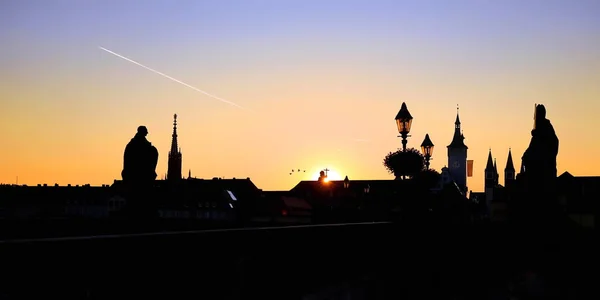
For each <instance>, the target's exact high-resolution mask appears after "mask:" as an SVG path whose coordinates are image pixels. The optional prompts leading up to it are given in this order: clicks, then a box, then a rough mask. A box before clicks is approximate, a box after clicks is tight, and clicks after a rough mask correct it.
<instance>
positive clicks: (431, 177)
mask: <svg viewBox="0 0 600 300" xmlns="http://www.w3.org/2000/svg"><path fill="white" fill-rule="evenodd" d="M441 177H442V174H440V173H439V172H438V171H436V170H434V169H424V170H422V171H421V172H419V173H417V174H416V175H415V176H414V177H413V179H414V180H415V181H416V182H417V185H418V186H420V187H422V188H425V189H431V188H434V187H435V186H436V185H437V184H438V182H439V181H440V179H441Z"/></svg>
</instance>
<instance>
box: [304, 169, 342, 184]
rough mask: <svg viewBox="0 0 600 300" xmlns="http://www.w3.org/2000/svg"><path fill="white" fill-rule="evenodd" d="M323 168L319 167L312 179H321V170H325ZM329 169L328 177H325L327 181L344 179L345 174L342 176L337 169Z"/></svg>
mask: <svg viewBox="0 0 600 300" xmlns="http://www.w3.org/2000/svg"><path fill="white" fill-rule="evenodd" d="M324 169H325V168H323V169H319V171H317V172H316V173H314V174H313V177H312V178H311V180H317V179H319V176H320V175H321V174H320V173H321V171H322V170H324ZM328 170H329V171H327V178H325V182H327V181H330V180H343V179H344V176H342V175H341V174H340V173H338V172H337V171H335V170H331V169H329V168H328Z"/></svg>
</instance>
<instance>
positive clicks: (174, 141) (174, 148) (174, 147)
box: [171, 114, 179, 153]
mask: <svg viewBox="0 0 600 300" xmlns="http://www.w3.org/2000/svg"><path fill="white" fill-rule="evenodd" d="M178 149H179V147H178V145H177V114H175V115H173V135H172V140H171V153H176V152H178Z"/></svg>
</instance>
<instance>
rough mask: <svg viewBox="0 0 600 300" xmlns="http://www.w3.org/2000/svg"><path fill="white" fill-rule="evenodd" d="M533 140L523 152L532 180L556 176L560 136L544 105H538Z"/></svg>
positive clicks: (527, 170)
mask: <svg viewBox="0 0 600 300" xmlns="http://www.w3.org/2000/svg"><path fill="white" fill-rule="evenodd" d="M534 120H535V121H534V128H533V130H532V131H531V142H530V143H529V147H528V148H527V150H525V153H524V154H523V158H522V160H523V167H524V169H525V174H527V178H529V179H530V181H534V182H538V181H543V182H547V180H550V179H553V178H556V175H557V174H556V156H557V155H558V144H559V141H558V137H557V136H556V133H555V132H554V127H553V126H552V124H551V123H550V120H548V119H546V108H545V107H544V105H542V104H540V105H536V107H535V114H534Z"/></svg>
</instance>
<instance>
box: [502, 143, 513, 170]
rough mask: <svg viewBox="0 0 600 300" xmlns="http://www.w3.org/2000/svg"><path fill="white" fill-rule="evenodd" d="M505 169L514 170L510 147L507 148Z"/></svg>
mask: <svg viewBox="0 0 600 300" xmlns="http://www.w3.org/2000/svg"><path fill="white" fill-rule="evenodd" d="M504 170H506V171H513V172H514V171H515V165H514V164H513V159H512V153H511V150H510V148H508V159H506V168H504Z"/></svg>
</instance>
